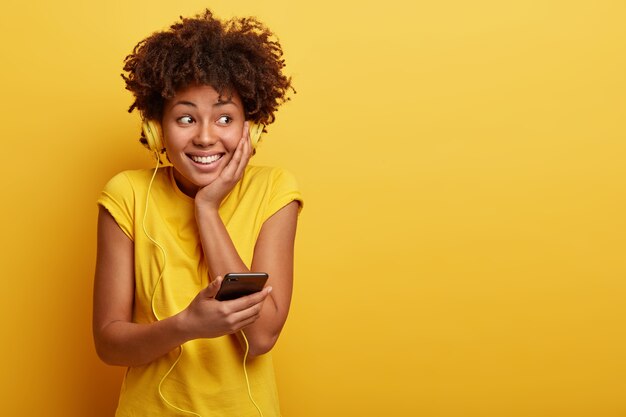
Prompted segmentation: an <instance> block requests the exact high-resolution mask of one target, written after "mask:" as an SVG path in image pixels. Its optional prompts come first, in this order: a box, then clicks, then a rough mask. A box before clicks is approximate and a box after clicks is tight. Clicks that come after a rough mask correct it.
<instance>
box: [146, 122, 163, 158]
mask: <svg viewBox="0 0 626 417" xmlns="http://www.w3.org/2000/svg"><path fill="white" fill-rule="evenodd" d="M141 127H142V129H143V135H144V136H145V138H146V141H147V142H148V147H149V148H150V150H151V151H152V152H156V153H161V152H162V151H163V148H164V146H163V133H162V132H161V124H160V123H159V122H156V121H154V120H144V121H143V124H142V126H141Z"/></svg>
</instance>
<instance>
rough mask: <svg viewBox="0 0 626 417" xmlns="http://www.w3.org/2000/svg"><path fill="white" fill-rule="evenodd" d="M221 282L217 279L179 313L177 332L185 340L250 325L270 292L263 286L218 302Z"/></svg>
mask: <svg viewBox="0 0 626 417" xmlns="http://www.w3.org/2000/svg"><path fill="white" fill-rule="evenodd" d="M221 283H222V277H221V276H218V277H217V278H216V279H214V280H213V281H212V282H211V283H210V284H209V285H208V286H207V287H206V288H204V289H203V290H202V291H200V292H199V293H198V295H196V297H195V298H194V299H193V301H191V303H190V304H189V306H188V307H187V308H186V309H185V310H183V311H182V312H181V313H180V314H179V320H180V326H181V329H182V330H183V332H184V333H186V334H187V335H188V338H189V339H199V338H212V337H219V336H224V335H227V334H232V333H236V332H238V331H239V330H241V329H243V328H244V327H246V326H248V325H250V324H252V323H254V322H255V321H256V320H257V319H258V318H259V316H260V314H261V308H262V307H263V302H264V301H265V299H266V298H267V296H268V295H269V293H270V292H271V290H272V289H271V287H266V288H264V289H263V290H261V291H259V292H257V293H254V294H250V295H246V296H243V297H240V298H237V299H235V300H229V301H218V300H216V299H215V295H216V294H217V291H218V290H219V288H220V285H221Z"/></svg>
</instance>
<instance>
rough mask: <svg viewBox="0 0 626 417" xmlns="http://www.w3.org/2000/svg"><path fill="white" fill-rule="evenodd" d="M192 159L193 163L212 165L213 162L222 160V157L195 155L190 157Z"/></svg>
mask: <svg viewBox="0 0 626 417" xmlns="http://www.w3.org/2000/svg"><path fill="white" fill-rule="evenodd" d="M189 157H190V158H191V160H192V161H194V162H198V163H200V164H212V163H213V162H215V161H217V160H218V159H220V158H221V157H222V155H219V154H218V155H211V156H195V155H190V156H189Z"/></svg>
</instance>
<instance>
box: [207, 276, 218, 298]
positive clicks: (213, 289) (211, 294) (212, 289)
mask: <svg viewBox="0 0 626 417" xmlns="http://www.w3.org/2000/svg"><path fill="white" fill-rule="evenodd" d="M221 285H222V277H221V276H218V277H216V278H215V279H214V280H213V281H211V283H210V284H209V285H207V286H206V288H205V289H204V290H202V292H203V294H202V295H203V297H205V298H215V295H216V294H217V292H218V291H219V289H220V286H221Z"/></svg>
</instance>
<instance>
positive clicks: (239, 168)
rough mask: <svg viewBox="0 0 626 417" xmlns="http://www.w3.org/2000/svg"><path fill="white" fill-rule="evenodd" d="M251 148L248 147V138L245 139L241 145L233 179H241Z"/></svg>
mask: <svg viewBox="0 0 626 417" xmlns="http://www.w3.org/2000/svg"><path fill="white" fill-rule="evenodd" d="M251 149H252V147H251V145H250V138H248V139H246V140H245V141H244V143H243V147H242V150H241V152H242V155H241V159H240V160H239V165H238V166H237V170H236V171H235V178H237V179H239V178H241V177H242V175H243V172H244V171H245V169H246V166H247V165H248V161H250V157H251V156H252V151H251Z"/></svg>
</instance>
